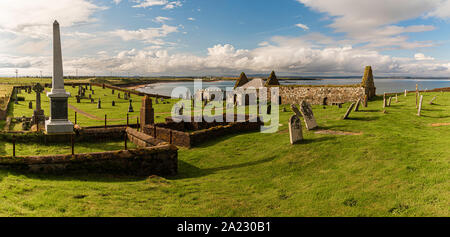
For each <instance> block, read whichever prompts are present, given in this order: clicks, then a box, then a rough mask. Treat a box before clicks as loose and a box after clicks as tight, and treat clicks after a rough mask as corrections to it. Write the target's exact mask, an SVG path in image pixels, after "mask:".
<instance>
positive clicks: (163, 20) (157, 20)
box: [153, 16, 172, 23]
mask: <svg viewBox="0 0 450 237" xmlns="http://www.w3.org/2000/svg"><path fill="white" fill-rule="evenodd" d="M170 20H172V18H170V17H164V16H157V17H155V19H153V21H154V22H158V23H164V22H166V21H170Z"/></svg>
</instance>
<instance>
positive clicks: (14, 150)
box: [13, 136, 16, 157]
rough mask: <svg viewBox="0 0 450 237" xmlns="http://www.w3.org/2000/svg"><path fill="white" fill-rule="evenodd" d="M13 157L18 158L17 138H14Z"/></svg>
mask: <svg viewBox="0 0 450 237" xmlns="http://www.w3.org/2000/svg"><path fill="white" fill-rule="evenodd" d="M13 157H16V136H13Z"/></svg>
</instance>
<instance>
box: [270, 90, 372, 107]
mask: <svg viewBox="0 0 450 237" xmlns="http://www.w3.org/2000/svg"><path fill="white" fill-rule="evenodd" d="M278 88H279V95H280V100H281V101H280V104H300V103H301V101H302V100H305V101H306V102H308V103H310V104H313V105H331V104H333V103H346V102H355V101H357V100H358V99H361V100H364V95H365V93H366V89H365V88H364V87H362V86H278Z"/></svg>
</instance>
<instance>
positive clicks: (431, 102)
mask: <svg viewBox="0 0 450 237" xmlns="http://www.w3.org/2000/svg"><path fill="white" fill-rule="evenodd" d="M435 99H436V96H435V97H433V99H431V101H430V105H432V104H433V101H434V100H435Z"/></svg>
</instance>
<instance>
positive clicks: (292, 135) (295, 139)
mask: <svg viewBox="0 0 450 237" xmlns="http://www.w3.org/2000/svg"><path fill="white" fill-rule="evenodd" d="M289 140H290V142H291V144H292V145H294V144H296V143H299V142H300V141H301V140H303V133H302V123H301V120H300V118H299V117H298V116H297V115H295V114H294V115H292V116H291V118H290V119H289Z"/></svg>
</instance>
